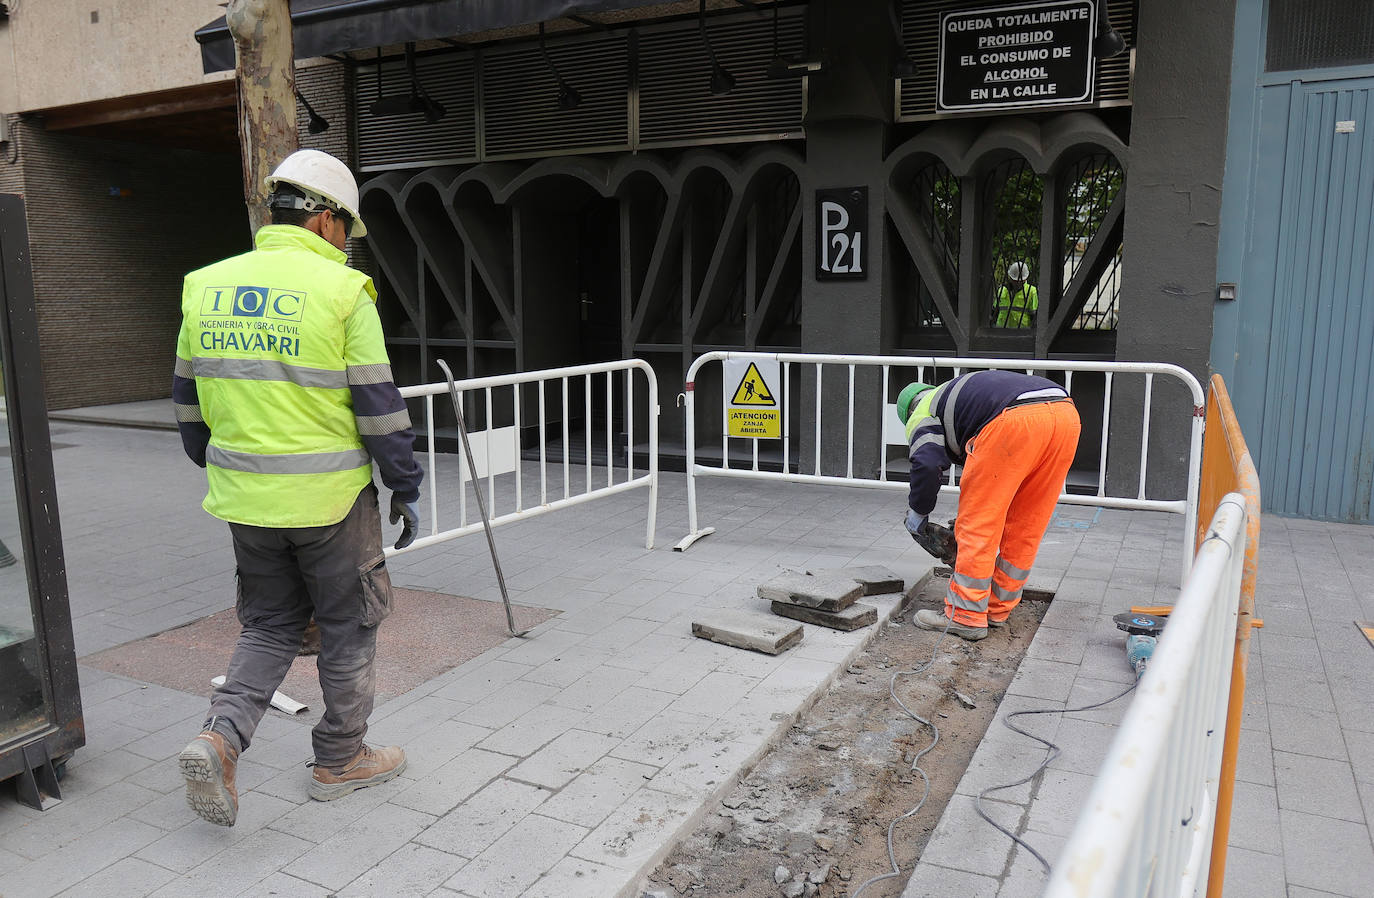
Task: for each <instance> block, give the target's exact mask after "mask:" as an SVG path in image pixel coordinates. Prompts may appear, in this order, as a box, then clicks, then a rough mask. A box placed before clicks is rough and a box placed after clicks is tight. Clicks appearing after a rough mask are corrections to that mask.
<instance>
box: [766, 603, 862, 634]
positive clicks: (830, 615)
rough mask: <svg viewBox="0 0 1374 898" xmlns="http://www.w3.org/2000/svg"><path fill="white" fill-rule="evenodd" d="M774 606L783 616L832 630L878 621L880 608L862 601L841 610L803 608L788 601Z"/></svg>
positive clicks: (856, 627) (857, 627)
mask: <svg viewBox="0 0 1374 898" xmlns="http://www.w3.org/2000/svg"><path fill="white" fill-rule="evenodd" d="M772 608H773V613H774V614H777V615H780V616H782V617H790V618H791V619H792V620H799V621H801V622H802V623H804V624H815V625H816V626H818V627H829V628H830V629H832V630H857V629H859V628H860V627H867V626H868V625H869V624H874V623H877V621H878V609H877V608H875V607H874V606H872V605H865V604H863V603H862V602H859V603H857V604H854V605H850V606H849V607H848V608H845V609H842V610H840V611H822V610H820V609H819V608H803V607H802V606H800V605H789V604H788V603H787V602H774V603H773V605H772Z"/></svg>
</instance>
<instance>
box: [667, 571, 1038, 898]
mask: <svg viewBox="0 0 1374 898" xmlns="http://www.w3.org/2000/svg"><path fill="white" fill-rule="evenodd" d="M946 576H948V574H947V573H946ZM946 582H947V581H946V580H943V579H940V578H938V577H937V578H935V579H933V580H932V581H931V582H930V583H929V584H928V585H927V586H926V587H925V588H924V589H923V590H922V591H921V592H920V593H919V594H917V595H916V596H915V597H914V598H913V599H912V601H911V602H910V603H908V605H907V606H906V607H905V608H903V609H902V611H901V612H899V613H898V614H897V615H896V616H895V617H894V618H893V621H892V622H891V623H889V624H887V625H886V626H884V629H883V632H882V633H880V634H878V635H877V636H876V637H875V638H874V639H873V641H872V642H871V643H870V644H869V646H868V648H867V650H866V651H865V652H864V653H863V655H861V656H860V657H859V659H858V660H856V661H855V662H854V663H853V664H852V665H851V666H850V667H849V668H848V670H847V671H846V672H845V673H843V674H842V675H841V676H840V677H838V678H837V679H836V681H835V683H834V685H833V686H832V687H831V688H830V689H829V690H828V691H827V692H826V693H824V694H823V695H822V696H821V697H820V698H819V699H818V700H817V701H816V702H815V704H814V705H812V706H811V707H810V708H809V709H807V710H806V711H804V712H803V713H802V714H801V716H800V717H799V719H798V720H797V722H796V724H795V725H793V727H792V728H791V729H790V730H789V732H788V733H787V734H786V736H784V737H783V738H782V739H781V741H780V742H779V744H778V745H777V746H775V747H774V748H773V749H772V750H771V751H770V752H769V753H768V754H767V755H765V756H764V757H763V759H762V760H760V761H759V763H758V764H757V765H756V766H755V767H754V769H753V770H752V771H750V772H749V773H748V774H747V775H745V776H744V777H743V779H742V780H741V781H740V782H739V783H738V784H737V785H736V786H735V787H734V788H733V789H732V790H731V791H730V792H729V793H728V794H727V795H726V796H725V797H724V798H723V799H722V801H721V802H720V804H719V805H718V806H717V807H715V808H714V809H712V810H710V811H708V812H707V814H706V817H705V819H704V820H703V822H702V823H701V825H700V826H699V827H698V828H697V829H696V831H695V832H693V833H692V834H691V835H690V836H688V837H687V838H686V839H684V840H683V841H682V842H681V843H680V844H679V845H677V846H676V847H675V848H674V850H673V851H672V853H671V854H670V855H669V856H668V857H667V859H665V860H664V862H663V863H662V864H660V865H659V867H658V868H657V869H656V870H655V871H654V872H653V874H651V876H650V877H649V884H648V890H649V894H652V893H653V892H654V891H659V892H662V893H663V894H664V895H665V896H669V898H671V896H674V895H687V896H710V898H760V896H773V895H781V896H799V898H808V896H809V898H847V896H850V895H852V894H853V890H854V889H856V888H857V887H858V886H859V885H860V884H861V883H863V882H864V881H866V880H868V879H869V878H870V877H873V876H877V875H879V874H882V873H885V872H888V871H890V869H891V867H890V865H889V864H888V857H887V829H888V824H889V823H891V822H892V820H894V819H895V818H897V817H900V816H901V815H903V814H905V813H907V812H908V811H910V810H911V809H912V808H913V807H914V806H916V804H917V803H918V802H920V801H921V797H922V794H923V792H924V791H925V787H924V784H923V782H922V780H921V777H920V776H919V774H916V773H913V772H912V770H911V764H912V760H913V759H914V758H915V757H916V755H917V754H918V753H919V752H920V751H921V750H922V749H923V748H925V747H926V746H927V745H929V744H930V742H931V737H932V733H931V730H930V728H929V727H927V726H924V725H922V724H920V723H918V722H917V721H915V720H913V719H911V718H910V717H909V716H908V715H907V714H905V713H904V712H903V711H902V709H901V708H900V707H898V705H897V703H896V702H894V701H893V700H892V698H891V696H890V695H889V693H888V688H889V683H890V681H891V680H892V674H893V673H894V672H897V671H909V670H912V669H914V668H918V667H921V666H922V665H924V664H926V662H927V661H929V660H930V657H931V650H932V649H933V648H935V645H936V640H937V639H938V638H939V634H938V633H933V632H929V631H926V630H921V629H918V628H915V627H913V626H912V625H911V623H910V619H911V616H912V615H914V614H915V612H916V610H918V609H920V608H938V607H941V603H942V597H943V595H944V592H945V584H946ZM1051 598H1053V596H1052V594H1050V593H1045V592H1038V591H1028V593H1027V596H1026V599H1027V600H1025V601H1022V603H1021V604H1020V605H1019V606H1017V608H1016V609H1015V611H1014V612H1013V613H1012V616H1011V619H1010V626H1009V627H1007V628H1006V629H1003V630H994V631H993V632H992V633H991V634H990V635H989V636H988V638H986V639H984V640H982V641H981V642H977V643H969V642H965V641H964V640H961V639H957V638H955V637H952V636H947V637H946V638H945V639H944V641H943V642H941V643H940V645H939V650H938V652H937V653H936V658H935V661H934V663H933V664H932V665H931V666H930V668H929V669H928V670H926V671H925V672H923V673H919V674H915V675H912V676H900V677H898V678H897V680H896V692H897V695H898V696H899V697H900V698H901V699H902V701H903V702H904V703H906V705H907V706H908V707H910V708H911V710H912V711H914V712H915V713H917V714H919V715H921V716H922V717H925V718H927V719H930V720H932V721H933V722H934V723H935V724H936V725H937V726H938V727H939V729H940V739H939V743H938V745H937V746H936V748H935V749H934V750H933V751H930V752H929V753H927V754H926V755H924V756H923V757H921V758H920V761H919V763H920V766H921V768H922V769H923V770H924V771H925V772H926V774H927V775H928V776H929V778H930V794H929V795H928V796H927V797H926V799H925V802H924V804H923V805H922V807H921V810H920V811H919V812H918V813H916V814H915V815H913V816H912V817H911V818H909V819H906V820H903V821H901V822H900V823H898V824H897V827H896V830H895V834H894V846H895V851H896V857H897V862H898V864H899V865H900V868H901V875H900V876H898V877H894V878H892V879H888V880H884V881H882V882H878V883H874V884H872V885H870V886H868V887H867V888H866V889H865V890H864V891H863V896H862V898H895V896H899V895H901V893H902V889H903V888H904V886H905V884H906V880H907V878H908V877H909V876H910V873H911V868H912V866H913V865H914V863H915V861H916V859H917V858H918V857H920V854H921V851H922V849H923V848H924V847H925V844H926V842H927V840H928V839H929V838H930V834H931V832H932V831H933V830H934V828H935V825H936V823H937V822H938V821H939V819H940V815H941V813H943V811H944V808H945V805H946V804H947V803H948V802H949V799H950V796H951V795H953V793H954V790H955V787H956V786H957V785H958V782H959V779H960V777H961V776H963V773H964V770H965V768H967V767H968V764H969V761H970V759H971V758H972V757H973V753H974V751H975V750H976V749H977V747H978V744H979V742H980V741H981V740H982V738H983V734H984V732H986V730H987V728H988V725H989V724H990V723H991V721H992V719H993V715H994V714H995V713H996V711H997V705H998V703H999V702H1000V701H1001V699H1002V696H1003V695H1004V694H1005V693H1006V690H1007V686H1008V685H1009V684H1010V683H1011V680H1012V677H1013V676H1014V675H1015V673H1016V669H1017V667H1018V666H1019V665H1020V663H1021V658H1022V657H1023V656H1024V655H1025V653H1026V649H1027V648H1028V647H1029V646H1030V642H1031V639H1032V638H1033V637H1034V635H1035V631H1036V628H1037V627H1038V626H1039V625H1040V620H1041V618H1043V616H1044V613H1045V610H1046V608H1047V607H1048V601H1049V600H1050V599H1051ZM970 704H971V705H972V707H969V706H968V705H970ZM1032 746H1033V743H1029V742H1028V743H1027V748H1028V750H1030V749H1031V747H1032ZM784 874H785V875H784Z"/></svg>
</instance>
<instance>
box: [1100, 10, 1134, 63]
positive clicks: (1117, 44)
mask: <svg viewBox="0 0 1374 898" xmlns="http://www.w3.org/2000/svg"><path fill="white" fill-rule="evenodd" d="M1125 50H1126V39H1125V38H1124V37H1122V36H1121V32H1119V31H1117V30H1116V29H1115V28H1113V27H1112V14H1111V13H1110V12H1109V11H1108V10H1107V0H1097V37H1096V38H1095V39H1094V40H1093V52H1094V53H1096V54H1097V58H1098V59H1111V58H1112V57H1113V56H1116V55H1118V54H1120V53H1123V52H1125Z"/></svg>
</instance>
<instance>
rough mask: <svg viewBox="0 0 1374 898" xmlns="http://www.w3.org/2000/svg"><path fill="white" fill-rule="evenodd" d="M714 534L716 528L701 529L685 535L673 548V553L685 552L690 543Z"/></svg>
mask: <svg viewBox="0 0 1374 898" xmlns="http://www.w3.org/2000/svg"><path fill="white" fill-rule="evenodd" d="M715 532H716V528H714V527H702V528H701V529H700V530H693V531H692V532H691V533H689V534H687V535H686V536H684V537H683V538H682V539H681V540H679V541H678V544H677V545H676V546H673V551H674V552H685V551H686V550H687V547H688V546H690V545H691V544H692V543H694V542H696V541H697V540H699V539H701V538H702V537H703V536H710V535H711V534H712V533H715Z"/></svg>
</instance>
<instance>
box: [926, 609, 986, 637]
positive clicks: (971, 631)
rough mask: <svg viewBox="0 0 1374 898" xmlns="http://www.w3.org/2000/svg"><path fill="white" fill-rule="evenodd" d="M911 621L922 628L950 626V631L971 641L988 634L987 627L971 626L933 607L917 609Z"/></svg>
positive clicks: (936, 628)
mask: <svg viewBox="0 0 1374 898" xmlns="http://www.w3.org/2000/svg"><path fill="white" fill-rule="evenodd" d="M911 622H912V623H913V624H915V625H916V626H918V627H920V628H921V629H922V630H945V629H946V628H948V632H950V633H952V634H953V635H955V636H958V637H959V638H960V639H967V640H968V641H969V642H977V641H978V640H980V639H984V638H986V637H987V635H988V628H987V627H970V626H967V625H965V624H961V623H958V622H956V621H952V620H950V619H949V618H947V617H945V616H944V614H943V613H941V612H939V611H936V610H934V609H933V608H922V609H921V610H920V611H917V612H916V616H915V617H914V618H912V619H911Z"/></svg>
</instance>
